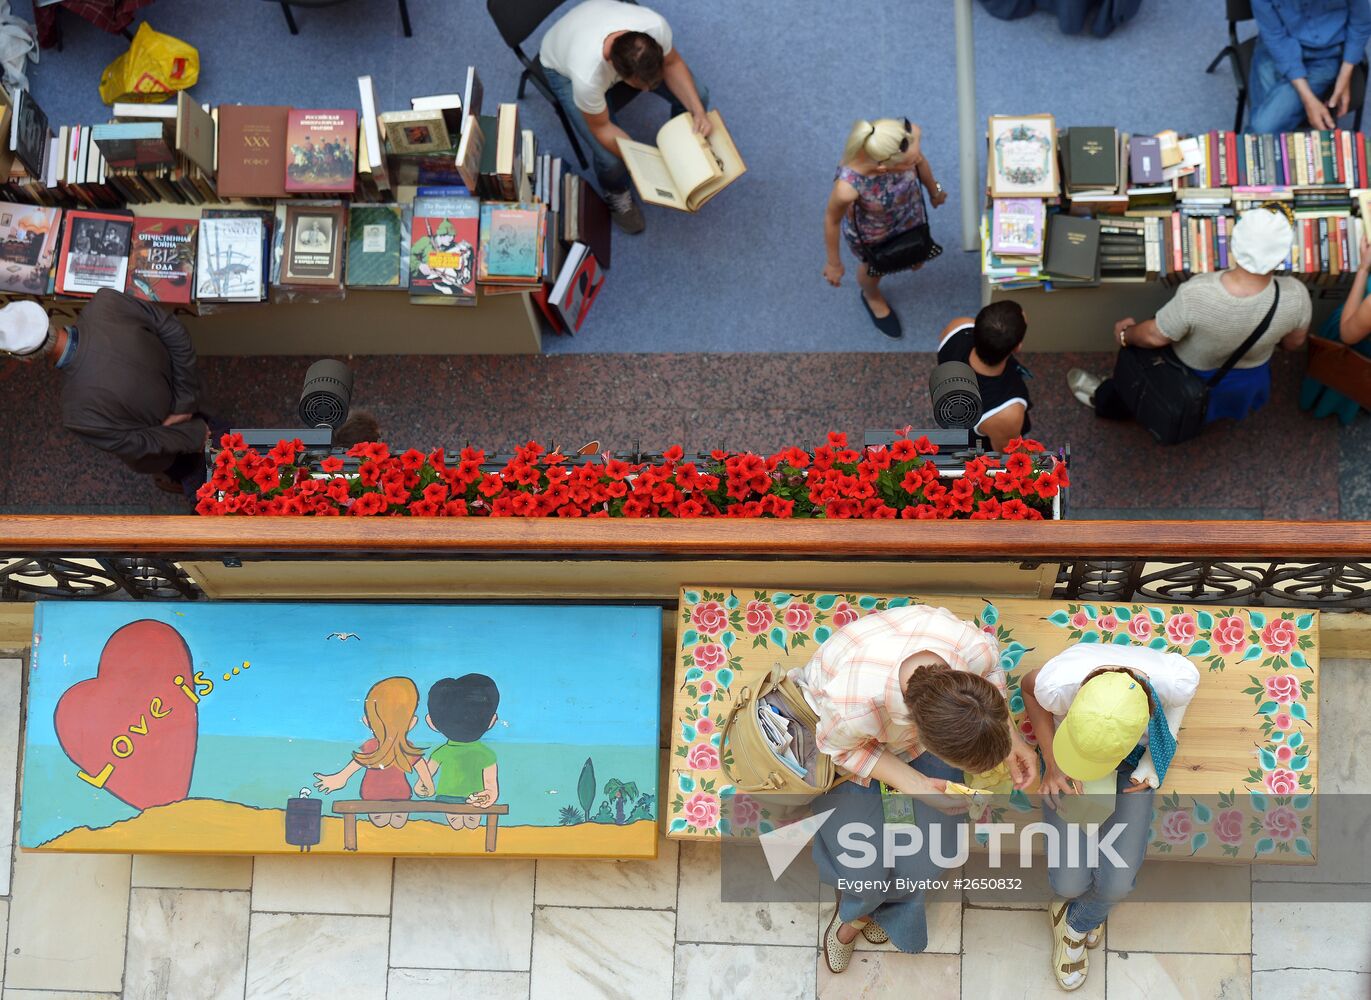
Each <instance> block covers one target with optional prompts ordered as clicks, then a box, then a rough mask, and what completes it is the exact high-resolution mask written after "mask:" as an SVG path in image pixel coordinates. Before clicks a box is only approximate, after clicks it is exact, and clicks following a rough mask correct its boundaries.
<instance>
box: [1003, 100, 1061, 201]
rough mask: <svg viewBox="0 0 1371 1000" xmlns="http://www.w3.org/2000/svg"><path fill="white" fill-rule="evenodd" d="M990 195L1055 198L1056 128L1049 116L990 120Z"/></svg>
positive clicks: (1022, 116) (1056, 191) (1056, 186)
mask: <svg viewBox="0 0 1371 1000" xmlns="http://www.w3.org/2000/svg"><path fill="white" fill-rule="evenodd" d="M989 129H990V161H989V162H990V194H991V195H992V196H993V197H995V198H1014V197H1021V198H1055V197H1056V196H1057V194H1058V193H1059V192H1058V189H1057V188H1058V185H1057V125H1056V120H1055V119H1054V118H1053V117H1052V116H1051V115H1020V116H1018V117H1006V116H1000V115H991V117H990V124H989Z"/></svg>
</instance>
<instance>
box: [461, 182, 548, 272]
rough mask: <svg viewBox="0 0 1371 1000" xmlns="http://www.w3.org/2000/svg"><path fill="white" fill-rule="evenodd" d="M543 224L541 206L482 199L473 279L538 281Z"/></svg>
mask: <svg viewBox="0 0 1371 1000" xmlns="http://www.w3.org/2000/svg"><path fill="white" fill-rule="evenodd" d="M546 226H547V207H546V206H544V205H526V204H516V203H512V202H491V201H487V202H482V203H481V242H480V252H479V254H478V255H477V261H478V264H477V270H476V280H477V281H478V282H479V283H481V284H497V285H499V284H504V285H525V286H531V285H535V284H537V283H538V282H540V281H541V280H542V274H543V237H544V233H545V230H546Z"/></svg>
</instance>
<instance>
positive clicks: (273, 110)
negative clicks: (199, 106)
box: [216, 104, 290, 198]
mask: <svg viewBox="0 0 1371 1000" xmlns="http://www.w3.org/2000/svg"><path fill="white" fill-rule="evenodd" d="M289 117H290V108H287V107H277V106H258V105H242V104H221V105H219V144H218V169H217V174H216V180H217V182H218V189H219V196H220V197H221V198H284V197H286V195H287V194H289V192H288V191H287V190H286V129H287V122H288V120H289Z"/></svg>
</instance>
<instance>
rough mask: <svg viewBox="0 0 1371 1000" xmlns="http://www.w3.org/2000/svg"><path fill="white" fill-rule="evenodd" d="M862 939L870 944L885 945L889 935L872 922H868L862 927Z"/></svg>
mask: <svg viewBox="0 0 1371 1000" xmlns="http://www.w3.org/2000/svg"><path fill="white" fill-rule="evenodd" d="M862 937H864V938H866V939H867V940H868V941H870V942H871V943H872V944H885V943H886V942H887V941H889V940H890V935H889V934H887V933H886V932H885V928H884V927H882V926H881V925H880V924H878V923H876V921H874V920H868V921H867V922H866V923H865V924H864V925H863V926H862Z"/></svg>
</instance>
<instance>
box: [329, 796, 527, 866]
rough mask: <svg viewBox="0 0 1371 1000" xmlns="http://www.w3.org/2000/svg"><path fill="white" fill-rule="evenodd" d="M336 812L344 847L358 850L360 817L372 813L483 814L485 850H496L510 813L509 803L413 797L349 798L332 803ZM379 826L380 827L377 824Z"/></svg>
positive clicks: (349, 849)
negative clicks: (479, 803) (502, 820)
mask: <svg viewBox="0 0 1371 1000" xmlns="http://www.w3.org/2000/svg"><path fill="white" fill-rule="evenodd" d="M329 808H331V809H332V810H333V811H334V812H335V813H337V814H338V815H340V816H342V817H343V850H345V851H355V850H357V817H358V816H370V815H372V814H373V813H442V814H443V815H445V816H481V817H483V819H482V821H481V822H482V824H483V825H484V826H485V828H486V851H487V852H488V853H492V854H493V853H494V852H495V838H496V834H497V832H498V830H497V827H498V826H499V823H500V817H501V816H508V815H509V806H469V805H465V804H461V803H457V802H423V801H415V800H414V799H347V800H344V801H341V802H340V801H338V800H336V799H335V800H334V801H333V802H332V803H330V805H329ZM377 829H380V827H378V828H377Z"/></svg>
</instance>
